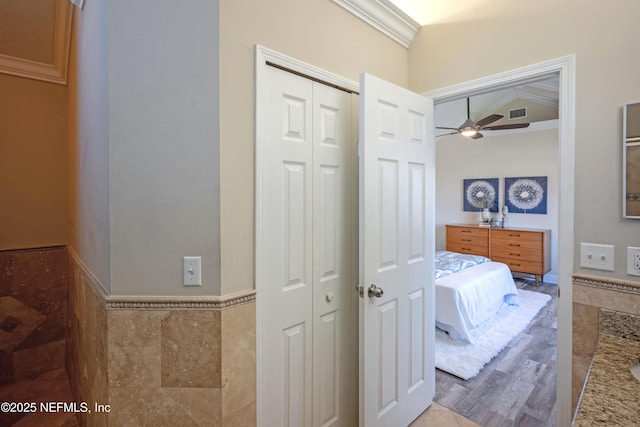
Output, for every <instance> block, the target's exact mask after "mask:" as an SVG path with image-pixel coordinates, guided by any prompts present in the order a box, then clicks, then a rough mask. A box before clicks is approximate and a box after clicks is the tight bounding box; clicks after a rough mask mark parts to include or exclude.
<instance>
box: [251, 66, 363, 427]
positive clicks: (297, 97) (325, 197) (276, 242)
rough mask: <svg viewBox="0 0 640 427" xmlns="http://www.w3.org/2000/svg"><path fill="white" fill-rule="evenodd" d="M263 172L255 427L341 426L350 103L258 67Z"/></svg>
mask: <svg viewBox="0 0 640 427" xmlns="http://www.w3.org/2000/svg"><path fill="white" fill-rule="evenodd" d="M267 79H268V84H267V87H268V89H267V95H266V96H267V102H266V105H268V106H269V107H268V108H267V110H268V112H267V117H266V128H267V143H266V145H265V147H264V149H263V150H262V152H263V153H264V163H263V164H262V168H261V170H262V171H263V172H262V174H263V177H264V182H262V183H261V185H262V187H263V189H264V190H263V192H262V194H263V198H264V200H261V201H259V203H261V206H262V209H261V212H262V216H263V218H262V221H261V222H262V224H264V226H263V227H262V238H261V239H260V241H261V242H262V245H263V247H262V248H261V251H262V254H263V257H262V259H263V262H262V268H261V271H262V286H261V292H260V293H259V294H258V295H257V298H261V299H262V307H264V309H263V310H262V312H263V313H264V314H263V316H262V318H261V319H259V321H262V322H263V325H261V326H262V331H263V332H262V337H261V353H260V357H261V360H260V361H259V363H260V364H261V369H260V372H261V379H260V384H261V389H260V391H259V392H260V393H261V395H260V396H261V408H262V409H261V411H262V413H261V414H260V419H261V422H262V425H263V426H276V425H277V426H312V425H313V426H350V425H353V424H354V422H356V417H357V411H356V405H355V399H354V396H355V394H356V393H357V372H356V367H355V364H354V363H350V362H354V358H353V354H354V353H355V351H356V350H355V349H356V346H355V344H354V343H355V340H354V337H353V325H354V323H355V322H354V320H355V319H353V318H352V314H353V311H352V310H351V301H352V296H353V295H352V289H353V271H352V258H351V257H352V255H351V253H352V251H353V248H352V235H353V234H352V228H351V227H350V225H351V219H352V218H351V211H352V210H351V207H352V203H351V192H352V185H351V184H350V180H352V178H353V174H352V168H353V164H352V163H353V162H352V159H351V152H352V147H351V146H350V141H351V139H352V138H351V136H352V135H351V126H352V123H351V97H350V95H349V94H348V93H346V92H343V91H340V90H337V89H334V88H330V87H328V86H325V85H322V84H319V83H314V82H312V81H311V80H308V79H304V78H302V77H299V76H295V75H293V74H290V73H287V72H285V71H282V70H279V69H276V68H272V67H267Z"/></svg>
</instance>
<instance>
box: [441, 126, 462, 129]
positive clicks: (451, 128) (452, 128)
mask: <svg viewBox="0 0 640 427" xmlns="http://www.w3.org/2000/svg"><path fill="white" fill-rule="evenodd" d="M436 129H449V130H458V128H446V127H442V126H436Z"/></svg>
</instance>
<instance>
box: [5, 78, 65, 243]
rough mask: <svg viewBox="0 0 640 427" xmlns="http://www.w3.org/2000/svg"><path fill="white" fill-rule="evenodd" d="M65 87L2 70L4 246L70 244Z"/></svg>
mask: <svg viewBox="0 0 640 427" xmlns="http://www.w3.org/2000/svg"><path fill="white" fill-rule="evenodd" d="M66 104H67V95H66V87H65V86H61V85H57V84H52V83H45V82H41V81H38V80H32V79H25V78H21V77H14V76H10V75H6V74H0V250H2V249H22V248H32V247H41V246H52V245H62V244H65V243H66V229H65V227H66V226H65V219H66V197H67V188H66V186H67V178H66V154H65V143H66V117H67V116H66Z"/></svg>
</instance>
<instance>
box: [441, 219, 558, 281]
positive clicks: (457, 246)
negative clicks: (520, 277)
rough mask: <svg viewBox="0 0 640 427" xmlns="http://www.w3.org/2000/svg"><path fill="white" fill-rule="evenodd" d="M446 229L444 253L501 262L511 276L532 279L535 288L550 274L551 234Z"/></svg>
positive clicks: (464, 227) (472, 227)
mask: <svg viewBox="0 0 640 427" xmlns="http://www.w3.org/2000/svg"><path fill="white" fill-rule="evenodd" d="M446 228H447V250H448V251H453V252H460V253H464V254H473V255H483V256H486V257H489V258H491V259H492V260H493V261H496V262H502V263H504V264H507V265H508V266H509V268H510V269H511V271H512V272H518V273H525V274H531V275H533V276H534V277H535V279H536V285H537V284H538V281H539V280H542V279H543V276H544V274H545V273H548V272H549V270H551V230H544V229H533V228H484V227H478V226H476V225H458V224H447V225H446Z"/></svg>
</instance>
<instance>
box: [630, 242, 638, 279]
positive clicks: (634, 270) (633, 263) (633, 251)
mask: <svg viewBox="0 0 640 427" xmlns="http://www.w3.org/2000/svg"><path fill="white" fill-rule="evenodd" d="M627 274H630V275H632V276H640V248H634V247H631V246H628V247H627Z"/></svg>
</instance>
